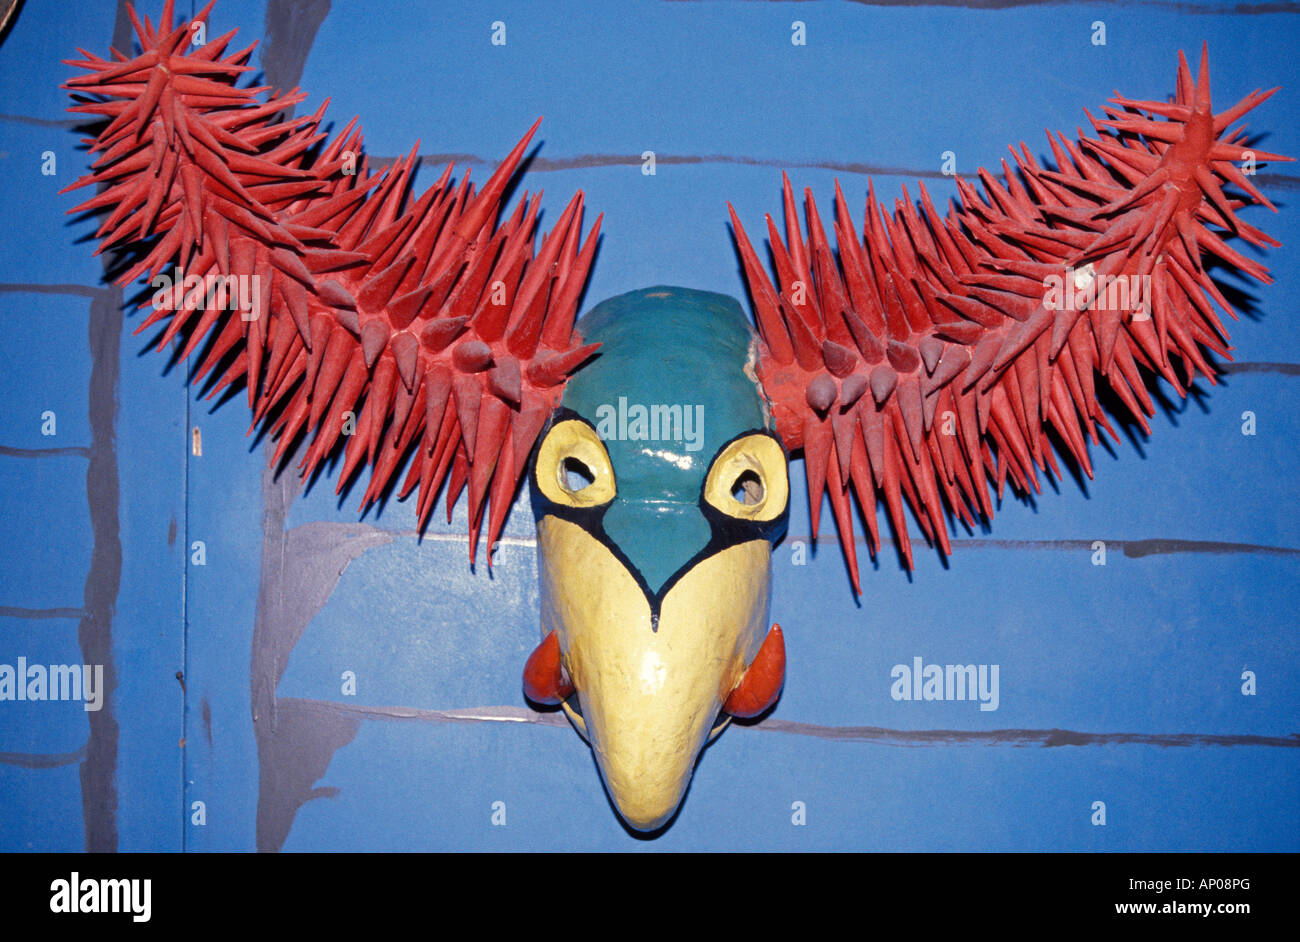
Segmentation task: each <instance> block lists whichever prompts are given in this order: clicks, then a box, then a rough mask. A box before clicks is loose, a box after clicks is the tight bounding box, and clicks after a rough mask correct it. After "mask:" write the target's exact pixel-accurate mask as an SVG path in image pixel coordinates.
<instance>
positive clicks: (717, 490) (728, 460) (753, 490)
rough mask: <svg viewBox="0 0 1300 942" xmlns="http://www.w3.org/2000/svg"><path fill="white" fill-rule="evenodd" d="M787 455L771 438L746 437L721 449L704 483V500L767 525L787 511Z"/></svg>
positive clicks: (738, 515)
mask: <svg viewBox="0 0 1300 942" xmlns="http://www.w3.org/2000/svg"><path fill="white" fill-rule="evenodd" d="M789 496H790V481H789V477H788V475H787V472H786V461H785V455H784V453H782V451H781V446H780V445H778V444H777V442H776V439H774V438H773V437H772V436H770V435H757V434H756V435H746V436H744V437H742V438H738V439H736V440H735V441H734V442H732V443H731V444H730V445H728V446H727V447H726V448H724V449H723V450H722V453H721V454H720V455H718V457H717V459H716V460H715V461H714V462H713V467H711V468H710V469H709V476H708V477H707V478H706V479H705V481H704V499H705V501H707V502H708V503H709V505H710V506H712V507H714V508H715V509H717V510H720V511H722V512H723V513H724V514H726V515H727V516H729V517H736V518H737V519H739V520H753V521H756V522H759V523H765V522H767V521H769V520H775V519H776V518H777V517H779V516H780V515H781V514H782V512H783V511H784V510H785V505H786V501H787V500H788V499H789Z"/></svg>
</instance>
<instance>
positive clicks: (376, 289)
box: [64, 0, 600, 564]
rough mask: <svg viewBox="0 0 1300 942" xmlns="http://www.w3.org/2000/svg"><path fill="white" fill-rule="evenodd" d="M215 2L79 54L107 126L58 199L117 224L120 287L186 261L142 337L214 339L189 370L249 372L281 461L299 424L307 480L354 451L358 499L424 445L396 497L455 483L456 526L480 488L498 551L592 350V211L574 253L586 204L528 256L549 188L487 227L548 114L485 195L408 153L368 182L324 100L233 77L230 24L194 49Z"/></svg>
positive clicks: (358, 142) (83, 109)
mask: <svg viewBox="0 0 1300 942" xmlns="http://www.w3.org/2000/svg"><path fill="white" fill-rule="evenodd" d="M214 2H215V0H214ZM211 8H212V4H211V3H209V4H208V6H207V7H205V8H204V9H203V11H202V12H200V13H199V14H198V15H197V16H196V17H195V18H194V20H193V21H190V22H181V23H179V24H174V23H173V4H172V0H167V3H166V4H165V6H164V8H163V12H162V15H161V17H160V21H159V23H158V25H157V26H156V27H155V26H154V25H153V23H152V22H151V21H150V20H149V19H148V18H147V17H146V18H145V20H144V22H143V23H142V22H141V21H140V20H139V19H138V18H137V17H136V14H135V11H134V10H133V9H132V8H131V7H130V5H128V7H127V9H128V11H129V12H130V15H131V20H132V23H133V24H134V26H135V31H136V35H137V37H138V39H139V43H140V47H141V52H140V54H139V55H137V56H135V57H134V58H128V57H127V56H126V55H124V54H123V53H121V52H119V51H117V50H113V58H112V59H111V60H107V59H101V58H99V57H97V56H94V55H92V54H90V53H87V52H85V51H84V50H81V52H82V54H83V55H84V56H85V58H84V59H82V60H79V61H70V62H68V63H67V64H69V65H73V66H77V67H79V68H82V69H85V70H87V71H88V73H89V74H87V75H84V76H80V77H78V78H74V79H72V80H70V81H69V82H68V83H67V84H66V85H65V86H64V87H65V88H67V89H69V90H70V91H72V92H73V93H74V94H76V95H77V96H78V99H79V101H80V103H79V104H77V105H74V106H73V107H72V108H70V109H69V110H70V111H74V112H79V113H83V114H90V115H95V116H100V117H102V118H103V119H105V120H106V123H105V124H104V126H103V127H102V129H100V130H99V132H98V134H97V135H96V137H95V138H93V139H92V140H90V141H89V143H90V145H91V151H92V153H96V154H98V155H99V156H98V158H97V159H96V160H95V162H94V164H93V165H92V173H90V174H89V175H87V176H85V177H82V178H81V179H79V180H78V181H77V182H76V183H74V184H73V185H72V186H70V187H69V188H68V189H76V188H78V187H83V186H88V185H92V184H95V185H98V187H99V192H98V193H97V194H96V195H95V196H94V197H92V198H91V199H89V200H87V201H85V202H84V203H82V204H81V205H80V206H78V207H76V208H75V209H73V210H71V211H70V212H84V211H89V210H96V211H100V212H105V213H106V218H105V219H104V220H103V222H102V224H101V225H100V227H99V231H98V232H97V234H96V235H97V237H98V238H100V239H101V246H100V249H99V251H101V252H102V251H104V249H106V248H109V247H114V246H118V247H125V248H126V249H127V251H128V257H130V258H131V259H132V260H135V264H134V265H132V266H130V267H129V268H128V270H127V271H126V272H125V273H124V274H123V275H122V277H121V279H120V283H122V284H124V285H125V284H128V283H130V282H132V281H134V280H135V279H137V278H139V277H140V276H141V275H147V276H148V277H149V278H150V280H152V281H154V283H155V285H156V286H157V284H158V282H157V281H156V280H155V278H156V276H158V275H160V273H163V272H164V271H165V270H166V269H169V268H170V266H172V265H173V264H175V265H176V266H177V269H178V276H177V281H178V283H180V285H181V287H180V289H179V290H177V291H175V292H170V291H159V292H158V293H157V294H155V295H154V298H153V302H152V306H153V308H154V310H153V313H152V314H151V315H150V316H149V317H148V318H147V319H146V320H145V321H144V323H142V324H141V326H140V328H139V330H144V329H146V328H148V327H150V326H152V325H154V324H156V323H159V322H165V323H166V327H165V329H164V330H163V332H162V336H161V338H160V340H159V347H160V348H161V347H163V346H165V345H166V344H167V343H168V342H170V341H171V340H172V339H173V338H175V337H180V338H182V339H183V341H184V350H183V353H184V355H185V356H188V355H189V354H191V353H193V352H195V351H199V350H200V349H201V348H202V352H203V357H202V360H201V363H200V364H199V366H198V368H197V370H196V375H197V376H198V377H203V376H205V375H207V374H209V373H210V372H212V371H223V372H221V375H220V378H219V380H218V381H217V382H216V384H215V387H214V389H213V390H212V394H216V393H217V392H219V391H220V390H221V389H223V388H224V387H226V386H228V385H229V384H231V383H233V382H236V381H238V380H240V379H243V380H244V381H245V383H246V384H247V389H248V400H249V404H250V406H251V407H252V409H253V415H254V423H255V424H256V423H258V422H264V423H268V424H269V425H270V427H271V429H272V431H273V432H274V433H275V434H277V435H278V436H279V452H278V453H277V459H278V458H279V457H280V456H282V455H283V454H284V453H285V452H286V451H287V450H288V448H289V446H290V445H291V443H292V442H293V441H295V440H296V439H297V438H298V437H299V435H300V434H303V433H309V434H310V435H311V436H312V439H311V444H310V445H309V446H308V447H307V449H306V452H305V456H304V457H303V459H302V467H303V472H304V474H307V475H311V474H314V473H315V471H316V470H317V469H318V468H319V467H320V466H321V463H322V461H323V459H325V458H326V457H327V456H328V455H329V454H331V452H332V451H333V450H334V449H335V447H336V445H337V444H338V443H339V441H340V440H344V441H346V445H345V446H344V449H343V462H344V463H343V471H342V473H341V474H340V477H339V482H338V487H339V488H340V489H342V487H343V486H344V485H345V483H346V482H347V481H348V480H349V479H350V478H351V477H352V476H353V475H354V474H355V472H356V470H357V468H358V467H359V466H360V465H361V464H362V463H363V462H364V463H366V464H369V465H370V466H371V468H372V474H371V478H370V483H369V487H368V489H367V490H366V493H365V497H364V501H363V506H367V505H369V504H370V503H371V502H372V501H374V500H376V499H377V498H378V497H379V496H380V495H381V494H382V493H383V492H384V491H385V489H386V488H387V487H388V485H389V483H390V482H391V481H392V480H393V478H394V475H395V474H396V472H397V470H398V468H399V467H400V466H401V464H402V462H403V459H404V458H405V457H406V456H407V455H408V454H409V453H411V452H413V458H412V460H411V464H410V469H409V471H408V474H407V476H406V480H405V482H404V483H403V485H402V487H401V496H406V494H408V493H410V492H411V491H412V490H414V489H415V488H416V487H417V486H418V487H419V499H418V512H419V518H420V523H421V525H423V524H424V523H425V522H426V521H427V519H428V517H429V514H430V512H431V511H432V508H433V503H434V499H435V497H436V495H437V493H438V491H439V490H440V489H441V487H442V485H443V483H444V482H447V507H448V517H449V518H450V514H451V507H452V505H453V504H454V503H455V501H456V500H457V498H458V497H459V495H460V493H461V491H462V490H464V489H465V488H466V487H468V490H469V518H470V556H471V558H473V556H474V554H475V550H476V546H477V540H478V535H479V532H480V530H481V525H482V520H483V517H484V513H485V509H486V508H487V507H488V505H489V502H490V505H491V510H490V512H488V513H487V516H488V540H489V550H490V547H491V544H492V543H494V542H495V540H496V538H497V536H498V534H499V533H500V530H501V526H502V524H503V523H504V520H505V515H506V512H507V510H508V509H509V507H510V503H511V501H512V499H513V496H514V493H515V490H516V488H517V487H518V485H519V482H520V480H521V478H522V474H523V466H524V462H525V460H526V459H527V456H528V453H529V451H530V450H531V448H532V445H533V442H534V440H535V439H536V437H537V434H538V432H539V431H540V429H541V427H542V425H543V423H544V422H545V420H546V418H547V416H549V415H550V413H551V412H552V411H553V410H554V408H555V406H556V405H557V404H558V402H559V399H560V394H561V392H562V390H563V386H564V382H565V381H566V379H567V377H568V375H569V373H570V372H571V371H572V370H574V369H575V368H576V367H577V366H578V365H579V364H581V363H582V362H583V361H584V360H586V359H587V358H589V357H590V356H591V354H592V353H593V352H594V350H595V347H594V346H584V345H583V344H582V342H581V340H580V338H579V337H578V336H577V335H576V334H575V332H574V330H573V322H574V318H575V317H576V314H577V308H578V303H579V299H580V296H581V294H582V290H583V287H584V286H585V284H586V280H587V274H588V271H589V270H590V267H591V262H592V257H593V255H594V253H595V247H596V240H597V235H598V232H599V227H600V220H599V219H597V221H596V224H595V225H594V226H593V227H592V229H591V231H590V233H589V234H588V236H587V238H586V241H585V243H584V244H582V245H581V246H580V241H581V240H580V237H581V233H582V193H581V192H579V193H578V194H576V195H575V196H574V198H573V199H572V201H570V203H569V204H568V207H567V208H566V209H565V210H564V213H563V215H562V216H561V217H560V220H559V222H558V223H557V224H556V226H555V228H554V229H552V230H551V232H550V233H549V234H548V235H546V236H545V238H544V239H543V240H542V243H541V248H540V250H538V251H536V252H534V243H535V229H536V224H537V213H538V208H539V202H540V195H538V196H534V197H533V198H532V199H531V200H530V199H528V198H527V194H525V198H524V200H523V201H522V202H521V203H520V205H519V207H518V208H517V210H516V211H515V213H514V214H513V215H512V216H511V217H510V218H509V219H508V220H507V221H506V222H505V223H504V224H501V225H499V226H498V225H497V216H498V213H499V208H500V205H501V201H502V195H503V192H504V190H505V188H506V184H507V183H508V181H509V179H510V177H511V176H512V175H513V173H514V171H515V169H516V167H517V166H518V164H519V162H520V159H521V158H522V156H523V154H524V151H525V148H526V147H527V145H528V142H529V141H530V140H531V138H532V136H533V133H534V132H535V131H536V129H537V125H536V124H534V125H533V128H532V129H530V130H529V131H528V133H527V134H526V135H524V137H523V139H522V140H520V141H519V143H518V144H517V145H516V146H515V148H514V150H512V151H511V153H510V155H509V156H508V157H507V158H506V160H505V161H504V162H503V163H502V164H501V166H500V167H498V169H497V171H496V173H495V174H494V175H493V176H492V178H491V179H490V180H489V181H488V183H487V185H486V186H485V187H484V188H483V189H482V190H481V191H478V192H477V193H476V192H475V190H474V188H473V186H471V185H470V183H469V181H468V177H466V178H465V179H463V180H462V181H461V182H460V184H459V185H455V186H454V185H453V184H452V180H451V169H452V168H451V167H448V168H447V170H446V172H445V173H444V174H443V175H442V178H441V179H440V180H438V181H437V182H436V183H435V184H434V185H433V186H432V187H430V188H429V189H428V190H426V191H425V192H424V194H423V195H422V196H420V197H418V198H414V197H413V196H412V195H411V182H412V177H413V175H414V171H415V167H416V165H417V163H418V143H417V145H416V147H414V148H412V150H411V153H410V154H408V155H407V156H406V157H405V158H402V159H400V160H398V161H397V162H396V163H395V164H393V165H392V166H390V167H389V168H387V169H386V170H384V171H381V172H378V173H372V172H371V170H370V168H369V165H368V162H367V160H366V158H365V157H364V156H363V155H362V153H361V147H362V138H361V133H360V131H359V130H357V129H356V127H355V122H353V123H352V124H349V125H348V127H347V128H345V129H344V131H343V133H342V134H340V135H339V136H338V137H336V138H335V139H334V140H333V141H330V142H328V143H324V144H323V145H322V142H323V141H324V139H325V137H326V135H325V134H324V133H322V132H321V131H320V130H319V128H320V122H321V120H322V118H323V116H324V105H322V106H321V108H320V109H319V110H318V111H317V112H316V113H315V114H313V115H311V116H310V117H299V118H294V119H292V120H288V121H281V120H279V118H278V114H279V113H280V112H281V111H283V110H284V109H286V108H288V107H289V106H292V105H296V104H298V103H299V102H301V101H302V100H303V99H304V98H305V95H303V94H301V93H300V92H298V91H297V90H296V89H295V90H293V91H292V92H290V93H288V94H284V95H282V94H279V93H278V92H277V93H274V94H270V95H269V96H268V97H267V99H266V101H264V102H263V101H260V100H259V98H258V96H259V95H260V94H261V93H263V92H267V91H269V90H268V89H266V88H239V87H237V86H236V81H237V80H238V79H239V77H240V76H241V75H242V74H243V73H244V72H247V71H250V66H248V64H247V62H248V59H249V56H250V54H251V52H252V50H253V46H250V47H248V48H247V49H244V50H242V51H240V52H235V53H231V54H230V55H226V54H225V51H226V48H227V46H228V45H229V43H230V40H231V39H232V38H233V36H234V32H233V31H232V32H231V33H228V34H226V35H224V36H221V37H220V38H218V39H215V40H212V41H210V42H208V43H207V44H205V45H203V46H201V47H198V48H193V49H191V48H189V43H190V37H191V35H192V32H191V27H192V23H197V22H201V21H205V20H206V18H207V15H208V12H209V11H210V10H211ZM318 145H322V146H320V147H319V148H318ZM317 150H318V152H317ZM313 155H314V156H313ZM181 272H183V273H185V274H186V276H187V278H186V279H185V280H184V281H183V282H182V281H181V278H180V274H179V273H181ZM241 287H242V288H243V291H242V294H243V295H244V296H242V297H240V298H239V299H238V303H237V304H233V305H232V304H230V303H227V302H228V301H229V293H230V292H231V291H232V290H233V291H235V292H236V293H238V292H239V288H241ZM214 291H217V292H220V293H216V294H214V293H213V292H214ZM176 302H179V303H176ZM137 332H139V331H137ZM205 341H206V346H205V347H204V346H203V345H204V343H205ZM490 562H491V555H490V552H489V564H490Z"/></svg>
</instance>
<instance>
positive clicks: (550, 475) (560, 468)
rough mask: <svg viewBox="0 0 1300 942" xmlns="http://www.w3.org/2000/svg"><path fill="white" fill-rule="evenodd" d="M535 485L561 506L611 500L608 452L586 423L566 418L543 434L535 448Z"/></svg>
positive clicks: (610, 466)
mask: <svg viewBox="0 0 1300 942" xmlns="http://www.w3.org/2000/svg"><path fill="white" fill-rule="evenodd" d="M535 471H536V475H537V487H538V488H539V489H540V490H541V492H542V493H543V494H544V495H546V497H547V499H549V500H550V501H552V502H553V503H556V504H560V505H562V506H565V507H598V506H600V505H601V504H605V503H608V502H609V501H611V500H613V499H614V495H615V493H616V488H615V486H614V468H613V466H612V465H611V464H610V462H609V452H607V451H606V450H605V443H604V442H602V441H601V440H600V437H599V436H598V435H597V434H596V430H595V429H593V428H592V427H591V426H590V425H588V424H587V423H586V422H582V421H579V420H578V419H566V420H565V421H563V422H557V423H556V424H555V425H554V426H552V427H551V430H550V431H549V432H547V433H546V437H545V438H544V439H543V440H542V444H541V447H539V448H538V449H537V463H536V465H535Z"/></svg>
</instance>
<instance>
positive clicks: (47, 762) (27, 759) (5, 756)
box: [0, 746, 86, 769]
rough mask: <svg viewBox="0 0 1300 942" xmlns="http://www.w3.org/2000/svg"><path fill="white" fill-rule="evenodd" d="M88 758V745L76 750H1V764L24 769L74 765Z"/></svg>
mask: <svg viewBox="0 0 1300 942" xmlns="http://www.w3.org/2000/svg"><path fill="white" fill-rule="evenodd" d="M84 758H86V747H85V746H82V747H81V748H80V749H78V750H77V751H76V752H52V753H41V752H0V765H16V766H18V767H19V768H23V769H56V768H58V767H59V766H61V765H72V764H73V763H74V762H80V761H81V760H82V759H84Z"/></svg>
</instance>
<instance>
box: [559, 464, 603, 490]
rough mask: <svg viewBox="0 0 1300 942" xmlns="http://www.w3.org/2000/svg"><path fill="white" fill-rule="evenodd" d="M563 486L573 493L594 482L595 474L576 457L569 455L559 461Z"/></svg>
mask: <svg viewBox="0 0 1300 942" xmlns="http://www.w3.org/2000/svg"><path fill="white" fill-rule="evenodd" d="M560 473H561V475H562V482H563V486H564V487H567V488H568V489H569V490H570V491H572V492H573V493H575V494H576V493H578V492H579V491H581V490H582V489H583V488H586V487H590V486H591V485H593V484H595V483H596V474H595V472H593V471H592V470H591V468H589V467H587V466H586V465H585V464H583V463H582V462H581V461H579V460H578V459H577V458H574V457H573V456H572V455H570V456H569V457H568V458H565V459H564V461H563V462H561V463H560Z"/></svg>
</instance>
